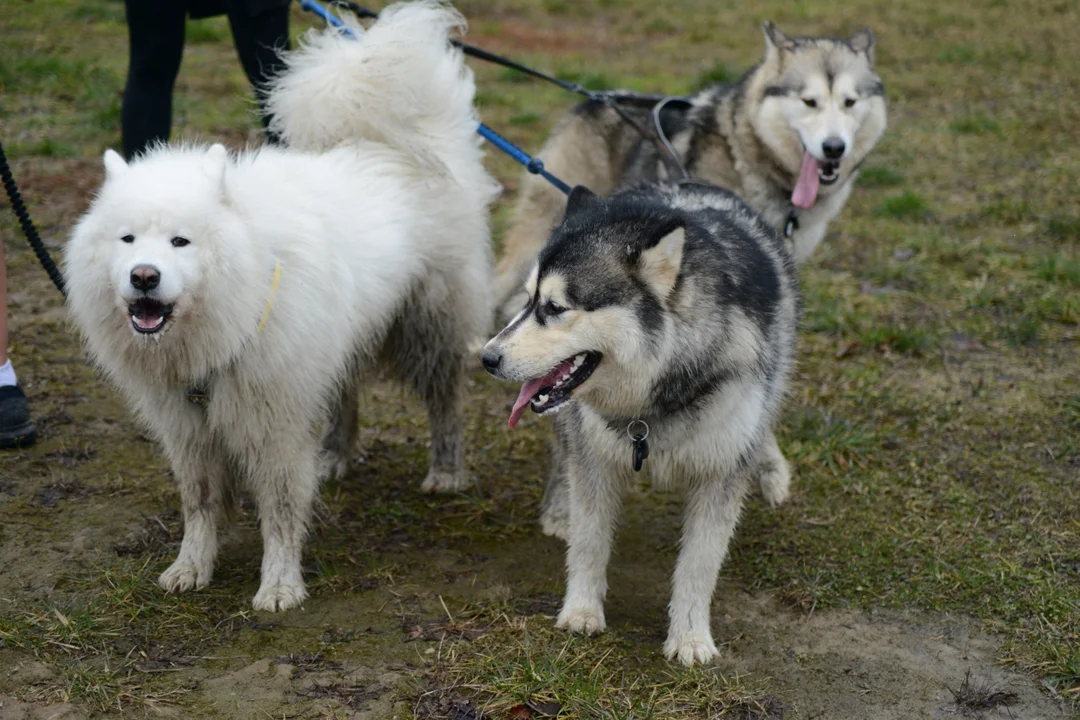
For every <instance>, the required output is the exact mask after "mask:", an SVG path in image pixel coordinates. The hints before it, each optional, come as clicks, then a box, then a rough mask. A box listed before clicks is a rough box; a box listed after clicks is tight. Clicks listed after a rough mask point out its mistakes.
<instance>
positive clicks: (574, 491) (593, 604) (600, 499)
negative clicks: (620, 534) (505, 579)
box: [555, 455, 624, 635]
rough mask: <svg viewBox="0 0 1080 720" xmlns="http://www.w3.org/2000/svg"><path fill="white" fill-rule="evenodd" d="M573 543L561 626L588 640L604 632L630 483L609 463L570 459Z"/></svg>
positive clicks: (567, 566)
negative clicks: (610, 572)
mask: <svg viewBox="0 0 1080 720" xmlns="http://www.w3.org/2000/svg"><path fill="white" fill-rule="evenodd" d="M567 469H568V470H569V472H568V474H567V480H568V485H569V491H570V492H569V495H570V533H569V535H570V538H569V542H568V547H567V551H566V570H567V578H566V597H565V598H564V599H563V606H562V611H561V612H560V613H559V619H558V620H557V621H556V623H555V626H556V627H559V628H564V629H566V630H570V631H572V632H584V633H588V634H590V635H591V634H593V633H598V632H603V631H604V628H605V627H606V625H605V623H604V596H605V595H606V594H607V564H608V559H609V558H610V557H611V542H612V538H613V536H614V534H615V521H616V520H617V519H618V516H619V510H620V509H621V507H622V498H623V489H624V483H623V482H622V481H621V479H620V478H619V477H618V475H617V473H615V472H613V471H612V468H610V467H609V466H608V465H607V463H605V462H603V461H602V460H601V461H597V460H594V459H591V458H587V457H583V456H581V455H576V456H574V457H569V458H567Z"/></svg>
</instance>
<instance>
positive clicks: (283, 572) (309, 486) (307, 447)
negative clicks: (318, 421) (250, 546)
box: [251, 436, 319, 612]
mask: <svg viewBox="0 0 1080 720" xmlns="http://www.w3.org/2000/svg"><path fill="white" fill-rule="evenodd" d="M275 440H280V436H277V437H276V438H275ZM318 455H319V444H318V442H317V441H315V440H314V439H313V438H312V439H311V440H310V442H303V443H300V442H297V443H282V444H281V445H277V446H275V447H273V448H264V449H263V453H262V454H261V456H260V457H258V458H255V459H254V460H253V466H252V467H251V487H252V490H253V491H254V493H255V502H256V504H257V505H258V507H259V520H260V524H261V526H262V535H263V560H262V582H261V584H260V585H259V592H257V593H256V594H255V598H254V599H253V600H252V603H251V604H252V605H253V606H254V607H255V609H256V610H269V611H271V612H274V611H277V610H288V609H289V608H294V607H297V606H299V605H300V604H301V603H302V602H303V601H304V599H305V598H306V597H307V590H306V589H305V587H304V579H303V576H302V574H301V570H300V560H301V554H302V552H303V546H304V539H305V538H306V536H307V528H308V520H309V518H310V517H311V509H312V503H313V502H314V499H315V492H316V489H317V487H318V480H317V477H316V471H317V458H318Z"/></svg>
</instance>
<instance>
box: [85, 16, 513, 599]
mask: <svg viewBox="0 0 1080 720" xmlns="http://www.w3.org/2000/svg"><path fill="white" fill-rule="evenodd" d="M463 26H464V21H463V19H462V17H461V16H460V15H459V14H458V13H457V12H456V11H454V10H453V9H451V8H449V7H447V6H444V5H441V4H438V3H435V2H427V1H425V2H417V3H408V4H406V3H402V4H397V5H394V6H391V7H388V8H387V9H386V10H385V11H384V12H383V14H382V17H381V18H380V19H379V20H378V21H377V22H376V23H375V24H374V25H373V26H372V27H371V28H370V29H368V30H367V31H366V32H364V31H363V29H362V28H361V27H360V26H359V25H354V26H353V29H354V31H355V33H356V34H357V37H356V38H355V39H354V38H350V37H346V36H345V35H343V34H341V33H340V32H337V31H333V30H326V31H321V32H312V33H310V34H309V35H308V37H307V38H306V40H305V42H303V43H302V45H301V48H300V49H299V50H298V51H296V52H294V53H291V54H289V55H288V57H287V61H288V70H287V72H286V73H284V74H283V76H282V77H281V78H280V79H279V80H278V81H277V82H276V84H275V85H274V87H273V88H272V91H271V94H270V97H269V104H270V108H271V109H272V111H273V113H274V117H275V124H276V129H277V130H278V131H279V132H280V133H281V135H282V136H283V137H284V138H285V140H286V142H287V144H288V149H279V148H273V147H267V148H263V149H261V150H258V151H249V152H244V153H241V154H240V155H238V156H230V154H229V153H228V152H227V151H226V149H225V148H224V147H223V146H222V145H213V146H212V147H195V146H181V147H177V146H172V147H169V146H164V147H158V148H156V149H154V150H152V151H151V152H149V153H148V154H147V155H146V156H145V157H142V158H139V159H137V160H135V161H134V162H132V163H131V164H130V165H129V164H127V163H126V162H125V161H124V160H123V159H122V158H121V157H120V156H119V155H117V154H116V153H115V152H112V151H108V152H106V153H105V181H104V184H103V185H102V187H101V189H100V192H99V193H98V195H97V197H96V199H95V200H94V202H93V204H92V205H91V206H90V208H89V210H88V211H87V213H86V214H85V216H84V217H82V219H81V220H80V221H79V223H78V224H77V226H76V227H75V229H74V232H73V234H72V236H71V239H70V242H69V245H68V247H67V252H66V254H65V278H66V281H67V287H68V289H69V296H68V303H69V306H70V309H71V312H72V314H73V316H74V320H75V322H76V324H77V326H78V328H79V330H80V331H81V333H82V335H83V336H84V338H85V341H86V345H87V346H88V349H89V352H90V355H91V356H92V358H93V359H94V361H95V362H96V364H97V365H98V366H99V367H100V368H101V369H102V370H103V371H104V373H105V374H106V375H107V376H108V378H109V379H110V380H111V381H112V382H114V383H115V384H116V385H117V386H118V387H119V388H120V389H121V390H122V391H123V393H124V394H125V395H126V397H127V399H128V400H129V401H130V403H131V404H132V405H133V406H134V409H135V412H136V413H137V415H138V417H139V418H140V419H141V420H142V421H143V422H144V423H145V425H146V426H147V427H148V428H149V430H150V432H151V433H152V435H153V436H154V437H155V438H156V439H157V440H158V441H159V442H160V443H161V445H162V447H163V448H164V450H165V453H166V455H167V456H168V458H169V461H170V462H171V464H172V468H173V472H174V474H175V476H176V480H177V482H178V483H179V487H180V495H181V499H182V501H183V509H184V538H183V542H182V543H181V546H180V552H179V555H178V557H177V558H176V561H175V562H174V563H173V564H172V566H171V567H169V568H168V569H167V570H166V571H165V572H164V573H163V574H162V575H161V578H160V580H159V582H160V584H161V586H162V587H163V588H165V589H166V590H169V591H184V590H189V589H191V588H200V587H203V586H204V585H206V584H207V583H208V582H210V578H211V575H212V573H213V571H214V562H215V557H216V555H217V550H218V539H217V538H218V532H219V530H220V529H221V525H222V523H223V521H224V519H225V518H226V517H227V510H228V509H229V506H230V501H229V499H230V497H232V495H233V490H234V488H235V486H236V483H238V482H239V483H244V484H246V487H247V488H249V489H250V491H251V492H252V494H253V496H254V498H255V501H256V503H257V505H258V510H259V516H260V523H261V529H262V535H263V543H264V547H263V560H262V577H261V585H260V587H259V591H258V593H257V594H256V595H255V598H254V600H253V605H254V606H255V608H256V609H260V610H285V609H287V608H292V607H296V606H298V605H300V604H301V603H302V602H303V600H304V598H305V597H306V595H307V593H306V590H305V588H304V581H303V578H302V577H301V569H300V567H301V566H300V560H301V551H302V546H303V543H304V539H305V534H306V531H307V526H308V522H309V520H310V518H311V515H312V505H313V502H314V501H315V499H316V495H317V491H318V487H319V483H320V481H321V480H322V479H324V478H326V477H327V476H330V475H335V474H338V473H341V472H342V471H343V470H344V469H345V468H346V467H347V462H348V458H349V457H350V454H351V453H350V450H351V448H352V446H353V440H354V437H355V431H356V425H357V392H358V383H359V381H360V377H361V376H362V375H363V373H364V372H365V371H366V370H370V369H371V368H373V367H374V366H376V365H377V364H380V363H382V364H384V365H385V366H386V367H387V368H389V370H390V371H391V372H392V373H393V374H394V375H395V376H396V377H397V378H399V379H400V380H402V381H403V382H404V383H406V384H407V385H408V386H410V387H412V388H413V389H414V390H415V391H416V392H417V393H418V394H419V395H420V396H421V397H422V398H423V400H424V401H425V402H426V405H427V409H428V414H429V419H430V423H431V467H430V472H429V473H428V475H427V478H426V479H425V480H424V482H423V485H422V486H421V489H423V490H425V491H453V490H458V489H461V488H463V487H465V486H466V484H467V479H466V475H465V470H464V451H463V442H462V427H463V422H462V404H463V398H462V395H463V389H464V388H463V373H464V368H465V357H466V355H467V353H468V346H469V343H470V341H471V340H473V339H474V338H476V337H478V336H481V335H482V334H483V333H484V332H485V331H486V330H487V329H488V325H489V323H490V318H491V297H490V287H491V283H490V272H491V248H490V237H489V228H488V206H489V204H490V203H491V201H492V200H493V199H494V197H495V196H496V194H497V193H498V190H499V188H498V185H497V184H496V182H495V181H494V180H493V179H492V178H491V177H490V176H489V175H488V174H487V172H486V171H485V170H484V167H483V165H482V151H481V149H480V139H479V137H478V136H477V135H476V134H475V133H476V129H477V124H478V120H477V117H476V114H475V111H474V107H473V95H474V91H475V87H474V82H473V77H472V74H471V72H470V71H469V70H468V69H467V68H466V66H465V65H464V63H463V60H462V56H461V53H460V52H459V51H458V50H456V49H454V48H453V47H452V46H451V45H450V44H449V35H450V33H451V32H453V31H456V30H459V29H462V28H463Z"/></svg>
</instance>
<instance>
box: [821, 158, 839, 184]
mask: <svg viewBox="0 0 1080 720" xmlns="http://www.w3.org/2000/svg"><path fill="white" fill-rule="evenodd" d="M817 174H818V179H819V180H821V184H822V185H832V184H833V183H834V182H836V181H837V179H839V177H840V163H838V162H833V161H832V160H827V161H825V162H823V163H818V171H817Z"/></svg>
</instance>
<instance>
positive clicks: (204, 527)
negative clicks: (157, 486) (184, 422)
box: [158, 437, 231, 592]
mask: <svg viewBox="0 0 1080 720" xmlns="http://www.w3.org/2000/svg"><path fill="white" fill-rule="evenodd" d="M164 444H165V446H166V453H167V454H168V455H169V457H170V459H171V460H172V469H173V475H175V477H176V481H177V484H178V485H179V486H180V500H181V502H182V503H183V506H184V539H183V540H182V541H181V542H180V552H179V554H177V556H176V560H174V561H173V564H172V565H170V566H169V568H168V569H167V570H165V572H163V573H161V576H160V577H159V578H158V584H159V585H161V587H163V588H164V589H165V590H167V591H168V592H184V591H185V590H191V589H193V588H202V587H205V586H206V584H207V583H209V582H210V578H211V577H212V576H213V574H214V561H215V560H216V559H217V551H218V525H219V523H220V521H221V519H222V517H223V516H224V515H225V514H226V512H227V511H228V509H229V505H230V502H231V478H230V476H229V469H228V466H227V464H226V459H225V455H224V453H222V452H221V451H220V450H219V449H218V448H217V447H215V446H214V445H213V444H212V443H210V442H209V441H206V440H203V441H197V440H194V439H191V440H189V441H188V442H185V443H183V444H182V445H181V444H180V443H177V442H176V438H175V437H174V438H169V439H165V441H164Z"/></svg>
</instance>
